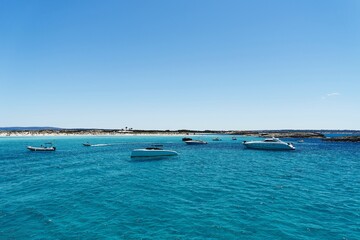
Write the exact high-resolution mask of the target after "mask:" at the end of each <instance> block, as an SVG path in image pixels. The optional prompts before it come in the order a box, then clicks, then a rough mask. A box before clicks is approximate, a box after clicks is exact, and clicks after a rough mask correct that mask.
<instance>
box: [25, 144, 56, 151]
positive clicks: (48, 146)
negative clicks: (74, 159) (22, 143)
mask: <svg viewBox="0 0 360 240" xmlns="http://www.w3.org/2000/svg"><path fill="white" fill-rule="evenodd" d="M27 149H29V150H30V151H34V152H51V151H55V150H56V147H54V146H53V145H52V143H45V146H43V145H41V146H40V147H32V146H27Z"/></svg>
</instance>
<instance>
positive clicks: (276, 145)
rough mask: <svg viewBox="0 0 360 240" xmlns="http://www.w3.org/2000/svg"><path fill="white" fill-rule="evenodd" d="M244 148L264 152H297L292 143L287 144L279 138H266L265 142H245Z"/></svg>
mask: <svg viewBox="0 0 360 240" xmlns="http://www.w3.org/2000/svg"><path fill="white" fill-rule="evenodd" d="M243 144H244V146H245V147H247V148H252V149H262V150H295V147H294V146H293V145H292V143H286V142H283V141H281V140H280V139H278V138H274V137H272V138H266V139H264V140H263V141H244V142H243Z"/></svg>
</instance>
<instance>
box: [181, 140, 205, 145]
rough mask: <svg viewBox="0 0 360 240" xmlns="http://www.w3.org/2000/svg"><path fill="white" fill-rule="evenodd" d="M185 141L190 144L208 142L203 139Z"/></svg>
mask: <svg viewBox="0 0 360 240" xmlns="http://www.w3.org/2000/svg"><path fill="white" fill-rule="evenodd" d="M185 143H186V144H188V145H200V144H207V142H205V141H202V140H190V141H185Z"/></svg>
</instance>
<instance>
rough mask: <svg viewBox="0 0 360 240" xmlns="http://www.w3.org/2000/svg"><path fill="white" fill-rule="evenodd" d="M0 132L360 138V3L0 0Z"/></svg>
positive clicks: (307, 0)
mask: <svg viewBox="0 0 360 240" xmlns="http://www.w3.org/2000/svg"><path fill="white" fill-rule="evenodd" d="M0 86H1V88H0V90H1V94H0V126H57V127H97V128H123V127H125V126H127V127H133V128H135V129H289V128H293V129H320V128H322V129H360V110H359V109H360V108H359V105H360V1H358V0H348V1H347V0H337V1H333V0H323V1H321V0H318V1H314V0H302V1H295V0H274V1H268V0H262V1H256V0H255V1H240V0H234V1H219V0H217V1H211V0H196V1H192V0H191V1H190V0H189V1H185V0H174V1H168V0H163V1H156V0H154V1H147V0H143V1H141V0H134V1H133V0H132V1H130V0H129V1H118V0H116V1H111V0H107V1H100V0H99V1H89V0H84V1H76V0H69V1H65V0H62V1H47V0H42V1H36V0H32V1H27V0H23V1H17V0H1V1H0Z"/></svg>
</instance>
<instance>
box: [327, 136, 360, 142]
mask: <svg viewBox="0 0 360 240" xmlns="http://www.w3.org/2000/svg"><path fill="white" fill-rule="evenodd" d="M324 140H325V141H328V142H360V136H346V137H332V138H325V139H324Z"/></svg>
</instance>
